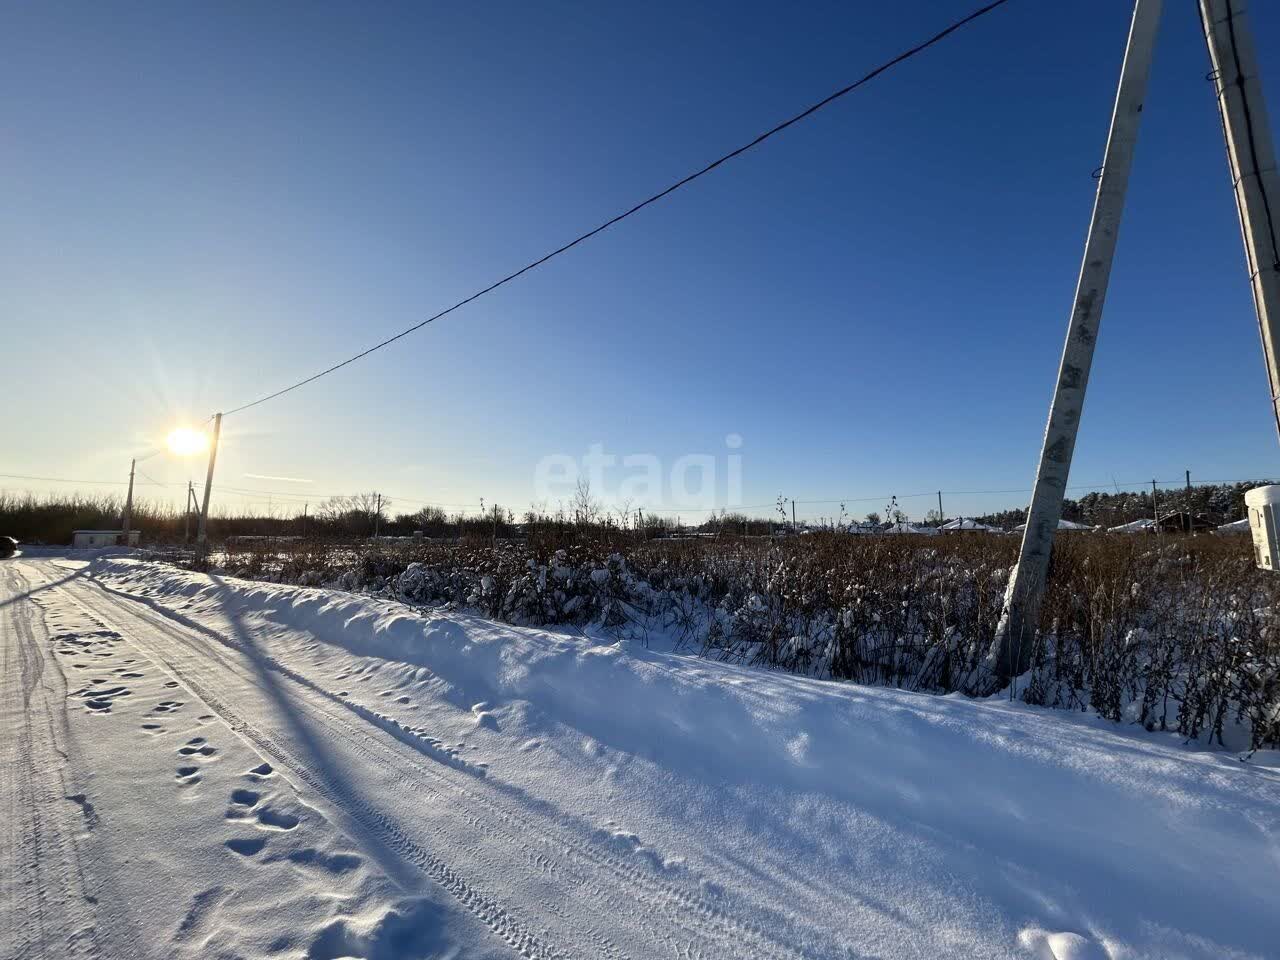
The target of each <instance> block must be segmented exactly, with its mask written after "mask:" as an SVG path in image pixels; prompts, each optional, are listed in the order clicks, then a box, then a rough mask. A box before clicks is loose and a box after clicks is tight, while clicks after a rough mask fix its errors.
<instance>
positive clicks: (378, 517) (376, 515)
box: [373, 493, 382, 540]
mask: <svg viewBox="0 0 1280 960" xmlns="http://www.w3.org/2000/svg"><path fill="white" fill-rule="evenodd" d="M373 496H374V502H375V504H376V506H375V509H374V512H373V539H375V540H377V539H378V530H379V528H381V526H382V494H380V493H375V494H374V495H373Z"/></svg>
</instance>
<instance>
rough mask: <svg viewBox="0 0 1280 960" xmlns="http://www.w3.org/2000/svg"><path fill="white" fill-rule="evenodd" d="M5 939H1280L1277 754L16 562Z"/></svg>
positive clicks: (570, 641)
mask: <svg viewBox="0 0 1280 960" xmlns="http://www.w3.org/2000/svg"><path fill="white" fill-rule="evenodd" d="M0 648H2V650H3V658H4V659H3V670H2V671H0V677H2V682H3V684H4V691H3V697H2V698H0V711H2V712H3V716H2V717H0V770H2V771H3V774H2V775H0V957H4V958H9V957H14V958H55V957H57V958H61V957H87V958H108V960H112V958H127V957H155V958H160V957H185V958H224V957H225V958H231V957H246V958H248V957H282V958H285V957H288V958H298V957H306V958H315V960H335V958H339V957H363V958H368V960H390V958H472V957H475V958H481V957H495V958H515V957H524V958H571V957H572V958H583V960H594V958H618V960H623V958H630V960H650V958H654V960H657V958H673V960H675V958H689V960H692V958H703V960H730V958H733V960H737V958H755V957H760V958H774V960H799V958H815V960H862V958H868V960H869V958H886V960H889V958H894V960H896V958H938V957H946V958H950V957H983V958H1002V957H1017V958H1031V960H1054V958H1056V960H1068V958H1070V960H1101V958H1111V960H1119V958H1138V957H1151V958H1157V957H1159V958H1181V957H1196V958H1239V957H1277V956H1280V764H1278V763H1277V758H1276V756H1275V755H1274V754H1265V753H1260V754H1258V755H1256V756H1255V757H1254V758H1253V761H1252V762H1250V763H1243V762H1241V760H1240V759H1239V758H1238V757H1237V755H1236V754H1233V753H1229V752H1225V751H1209V750H1203V749H1193V748H1189V747H1186V746H1184V745H1183V744H1182V743H1181V741H1180V740H1179V739H1177V738H1176V737H1174V736H1172V735H1161V734H1149V733H1146V732H1143V731H1142V730H1141V729H1134V728H1126V727H1119V726H1116V725H1114V724H1111V723H1109V722H1104V721H1099V720H1095V719H1091V718H1089V717H1085V716H1081V715H1073V714H1071V713H1067V712H1064V711H1056V710H1042V709H1035V708H1031V707H1027V706H1024V705H1020V704H1012V703H1008V702H1005V701H1000V700H992V701H983V702H975V701H969V700H966V699H963V698H960V697H945V698H944V697H933V696H928V695H920V694H911V693H904V692H901V691H895V690H890V689H880V688H867V687H857V686H852V685H848V684H836V683H828V682H822V681H817V680H809V679H805V678H800V677H795V676H789V675H781V674H774V673H767V672H763V671H758V670H752V669H746V668H738V667H733V666H728V665H724V664H718V663H711V662H707V661H704V660H699V659H695V658H692V657H684V656H678V655H674V654H669V653H659V652H654V651H649V650H645V649H644V648H642V647H639V646H627V645H621V646H619V645H613V644H608V643H604V642H596V641H594V640H592V639H591V638H589V637H586V636H583V635H582V634H580V633H578V632H576V631H567V632H556V631H550V630H535V629H527V628H518V627H511V626H506V625H501V624H496V623H493V622H490V621H487V620H482V619H479V618H475V617H471V616H467V615H464V614H459V613H427V612H422V611H415V610H413V609H410V608H408V607H405V606H403V605H400V604H397V603H392V602H389V601H380V600H371V599H368V598H361V597H356V596H353V595H350V594H344V593H340V592H336V591H327V590H319V589H307V588H298V587H282V586H275V585H264V584H260V583H251V582H247V581H237V580H229V579H222V578H218V577H214V576H206V575H200V574H192V573H186V572H183V571H179V570H176V569H174V568H169V567H165V566H162V565H158V564H148V563H141V562H137V561H132V560H127V559H110V558H101V559H97V560H94V561H92V562H84V561H78V560H72V559H66V558H62V557H58V556H38V557H32V556H24V557H19V558H17V559H14V560H9V561H0Z"/></svg>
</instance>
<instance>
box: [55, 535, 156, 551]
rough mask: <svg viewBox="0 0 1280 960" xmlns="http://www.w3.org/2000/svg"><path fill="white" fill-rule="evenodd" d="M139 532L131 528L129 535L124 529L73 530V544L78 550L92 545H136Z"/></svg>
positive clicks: (86, 548)
mask: <svg viewBox="0 0 1280 960" xmlns="http://www.w3.org/2000/svg"><path fill="white" fill-rule="evenodd" d="M139 533H140V531H138V530H130V531H129V533H128V534H127V535H126V534H125V532H124V531H123V530H73V531H71V546H72V547H74V548H75V549H76V550H88V549H90V548H91V547H123V546H130V547H136V546H137V545H138V536H139ZM126 536H127V537H128V543H127V544H126V543H125V538H126Z"/></svg>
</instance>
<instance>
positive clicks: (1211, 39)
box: [1200, 0, 1280, 431]
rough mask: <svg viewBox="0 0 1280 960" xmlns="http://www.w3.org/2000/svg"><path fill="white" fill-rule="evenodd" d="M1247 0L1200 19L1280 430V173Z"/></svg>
mask: <svg viewBox="0 0 1280 960" xmlns="http://www.w3.org/2000/svg"><path fill="white" fill-rule="evenodd" d="M1245 6H1246V4H1245V0H1200V22H1201V25H1202V26H1203V27H1204V35H1205V42H1206V43H1207V45H1208V47H1209V60H1210V61H1211V62H1212V64H1213V71H1212V72H1211V73H1210V74H1209V79H1211V80H1212V81H1213V85H1214V91H1215V92H1216V93H1217V95H1218V113H1219V115H1220V116H1221V118H1222V134H1223V137H1224V139H1225V140H1226V146H1227V163H1228V165H1229V166H1230V168H1231V182H1232V184H1233V185H1234V189H1235V198H1236V210H1237V212H1238V213H1239V215H1240V232H1241V234H1242V236H1243V239H1244V255H1245V265H1246V267H1247V269H1248V271H1249V283H1250V285H1251V286H1252V288H1253V305H1254V309H1255V310H1256V311H1257V315H1258V332H1259V333H1260V334H1261V336H1262V354H1263V358H1264V359H1265V360H1266V364H1267V378H1268V381H1269V382H1270V385H1271V413H1272V417H1273V418H1274V419H1275V422H1276V429H1277V431H1280V355H1278V353H1277V351H1280V249H1277V240H1276V234H1277V231H1280V224H1277V222H1276V217H1277V215H1278V214H1280V206H1278V205H1280V176H1278V175H1277V172H1276V155H1275V146H1274V144H1273V143H1272V140H1271V125H1270V123H1268V121H1267V108H1266V104H1265V103H1264V102H1263V99H1262V83H1261V80H1260V79H1259V77H1258V60H1257V56H1256V54H1255V52H1254V47H1253V34H1252V31H1251V30H1250V29H1249V22H1248V17H1247V16H1246V15H1245Z"/></svg>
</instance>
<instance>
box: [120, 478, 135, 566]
mask: <svg viewBox="0 0 1280 960" xmlns="http://www.w3.org/2000/svg"><path fill="white" fill-rule="evenodd" d="M137 466H138V461H137V459H136V458H135V459H133V460H130V461H129V492H128V494H126V495H125V498H124V517H123V522H122V523H121V524H120V526H121V527H123V528H124V545H125V546H126V547H127V546H128V545H129V524H130V523H132V522H133V471H134V469H135V468H136V467H137Z"/></svg>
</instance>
